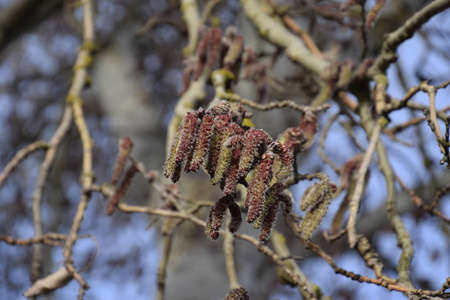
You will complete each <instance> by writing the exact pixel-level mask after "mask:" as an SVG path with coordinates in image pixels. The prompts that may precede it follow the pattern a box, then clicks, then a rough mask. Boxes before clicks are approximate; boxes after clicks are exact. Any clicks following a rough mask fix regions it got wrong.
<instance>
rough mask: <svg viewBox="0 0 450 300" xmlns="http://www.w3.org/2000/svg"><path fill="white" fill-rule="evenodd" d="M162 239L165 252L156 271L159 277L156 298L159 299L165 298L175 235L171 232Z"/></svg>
mask: <svg viewBox="0 0 450 300" xmlns="http://www.w3.org/2000/svg"><path fill="white" fill-rule="evenodd" d="M162 240H163V252H162V257H161V260H160V261H159V265H158V270H157V273H156V274H157V277H158V294H157V296H156V299H158V300H162V299H164V291H165V287H166V269H167V262H168V261H169V256H170V252H171V249H172V241H173V235H172V234H170V233H169V234H167V235H165V236H163V237H162Z"/></svg>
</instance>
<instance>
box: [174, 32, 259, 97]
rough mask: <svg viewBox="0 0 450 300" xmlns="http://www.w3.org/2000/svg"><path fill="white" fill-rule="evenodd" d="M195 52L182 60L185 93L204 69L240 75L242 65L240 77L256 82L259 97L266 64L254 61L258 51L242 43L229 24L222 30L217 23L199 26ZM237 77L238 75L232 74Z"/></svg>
mask: <svg viewBox="0 0 450 300" xmlns="http://www.w3.org/2000/svg"><path fill="white" fill-rule="evenodd" d="M199 35H200V39H199V42H198V44H197V49H196V54H195V56H192V57H190V58H188V59H186V60H185V61H184V65H185V67H184V70H183V75H182V84H183V91H182V93H181V94H184V93H185V92H186V91H187V89H188V88H189V86H190V83H191V81H192V80H197V79H198V78H199V77H200V75H201V74H202V73H203V72H204V70H205V69H208V70H209V71H211V70H213V69H225V70H227V71H229V72H231V73H233V74H239V69H240V67H241V65H242V66H243V68H244V72H243V76H242V77H243V78H244V79H249V80H252V81H254V82H255V83H256V87H257V91H258V99H262V97H263V96H264V92H265V86H266V79H267V66H266V65H265V64H262V63H257V62H256V59H257V54H256V53H255V51H253V50H252V48H251V47H249V46H245V45H244V39H243V38H242V36H241V35H239V33H238V30H237V29H236V28H235V27H233V26H229V27H228V28H227V29H226V30H225V32H222V30H221V29H220V28H218V27H216V26H213V27H202V28H201V30H200V32H199ZM235 80H237V76H236V77H235Z"/></svg>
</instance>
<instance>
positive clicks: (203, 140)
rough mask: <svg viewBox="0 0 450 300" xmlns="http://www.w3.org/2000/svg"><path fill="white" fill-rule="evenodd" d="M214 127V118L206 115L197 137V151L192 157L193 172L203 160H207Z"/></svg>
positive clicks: (191, 167)
mask: <svg viewBox="0 0 450 300" xmlns="http://www.w3.org/2000/svg"><path fill="white" fill-rule="evenodd" d="M213 125H214V117H213V116H212V115H211V114H208V113H207V114H206V115H205V116H204V117H203V119H202V122H201V124H200V126H199V129H198V135H197V143H196V144H195V149H194V151H193V155H192V161H191V164H190V166H189V169H190V170H191V171H192V172H196V171H197V170H198V169H199V168H200V165H201V164H202V162H203V160H204V159H205V156H206V154H207V153H208V149H209V144H210V142H211V136H212V129H213Z"/></svg>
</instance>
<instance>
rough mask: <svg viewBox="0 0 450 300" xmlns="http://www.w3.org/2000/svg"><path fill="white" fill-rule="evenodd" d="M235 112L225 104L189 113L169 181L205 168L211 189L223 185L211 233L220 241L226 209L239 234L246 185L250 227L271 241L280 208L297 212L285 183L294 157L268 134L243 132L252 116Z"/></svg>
mask: <svg viewBox="0 0 450 300" xmlns="http://www.w3.org/2000/svg"><path fill="white" fill-rule="evenodd" d="M235 106H236V107H233V109H232V107H231V105H230V103H229V102H227V101H221V102H219V103H218V104H216V105H215V106H213V107H212V108H210V109H208V110H204V109H199V110H197V111H190V112H188V113H187V116H186V117H185V119H184V120H183V122H182V124H181V125H180V127H179V128H178V130H177V133H176V135H175V138H174V141H173V144H172V147H171V150H170V154H169V157H168V159H167V161H166V164H165V166H164V175H165V176H166V177H167V178H170V179H171V180H172V181H173V182H176V181H178V179H179V178H180V173H181V171H182V170H184V171H185V172H191V171H192V172H195V171H197V170H198V169H199V168H200V166H203V168H204V169H205V171H206V172H207V173H208V174H209V175H210V177H211V182H212V184H220V188H221V189H222V190H223V192H224V196H223V197H221V198H220V199H219V200H218V201H217V202H216V203H215V205H214V206H213V207H212V208H211V210H210V213H209V217H208V222H207V228H206V233H207V235H208V236H209V237H210V238H211V239H217V238H218V237H219V230H220V227H221V226H222V223H223V219H224V216H225V213H226V211H227V209H228V210H229V211H230V214H231V222H230V224H229V230H230V231H231V232H236V231H237V230H238V228H239V226H240V224H241V221H242V217H241V210H240V207H239V206H238V204H237V203H236V202H235V199H236V196H237V193H236V186H237V184H238V183H241V184H244V185H246V186H247V197H246V199H245V207H246V208H248V214H247V222H249V223H254V226H255V228H260V227H261V235H260V237H259V238H260V240H261V241H266V240H267V239H268V238H269V234H270V231H271V229H272V226H273V224H274V222H275V217H276V213H277V211H278V207H279V203H280V202H283V203H284V206H285V212H289V211H290V209H291V208H292V200H291V198H290V197H289V196H288V195H287V194H286V193H285V192H284V190H285V188H286V187H285V186H284V185H283V183H282V181H283V180H284V179H286V178H287V177H288V175H289V174H291V172H292V166H293V161H294V159H293V154H292V152H291V150H290V149H289V148H288V147H286V146H285V145H284V144H283V143H280V142H276V141H274V140H273V139H272V138H271V137H270V136H269V135H268V134H267V133H266V132H265V131H263V130H261V129H255V128H248V127H245V126H242V122H243V120H244V119H245V118H248V117H250V114H249V113H248V112H247V111H246V110H245V109H244V107H243V106H242V105H241V104H236V105H235ZM247 180H248V184H247Z"/></svg>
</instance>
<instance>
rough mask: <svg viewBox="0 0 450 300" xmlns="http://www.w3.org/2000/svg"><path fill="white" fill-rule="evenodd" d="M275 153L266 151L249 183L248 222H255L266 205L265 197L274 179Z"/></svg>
mask: <svg viewBox="0 0 450 300" xmlns="http://www.w3.org/2000/svg"><path fill="white" fill-rule="evenodd" d="M273 159H274V154H273V152H272V151H266V153H264V154H263V156H262V160H261V162H260V163H259V164H258V165H257V166H256V168H255V171H254V172H255V174H254V176H253V178H252V181H251V182H250V183H249V187H248V190H247V198H246V199H245V205H246V207H248V214H247V222H248V223H253V222H254V221H255V220H256V218H258V217H259V215H260V213H261V211H262V209H263V207H264V197H265V192H266V190H267V187H268V185H269V183H270V181H271V180H272V176H273V174H272V164H273Z"/></svg>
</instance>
